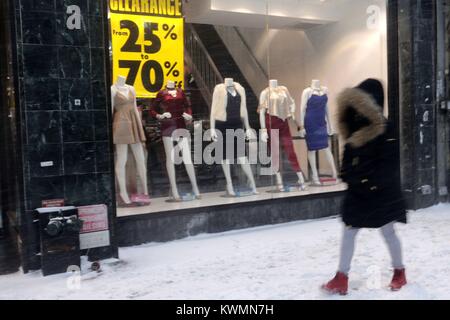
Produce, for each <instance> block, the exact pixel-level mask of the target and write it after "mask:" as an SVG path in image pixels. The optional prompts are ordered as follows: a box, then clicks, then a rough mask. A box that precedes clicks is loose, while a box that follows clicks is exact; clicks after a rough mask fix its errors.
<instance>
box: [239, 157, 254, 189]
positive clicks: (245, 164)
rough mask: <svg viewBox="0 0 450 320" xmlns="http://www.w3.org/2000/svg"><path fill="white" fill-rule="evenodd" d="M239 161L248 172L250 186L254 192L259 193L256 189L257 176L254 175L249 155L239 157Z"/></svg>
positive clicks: (245, 171)
mask: <svg viewBox="0 0 450 320" xmlns="http://www.w3.org/2000/svg"><path fill="white" fill-rule="evenodd" d="M238 163H239V164H240V165H241V168H242V170H243V171H244V173H245V174H246V176H247V179H248V181H249V182H250V188H252V191H253V193H254V194H258V191H257V190H256V184H255V178H254V177H253V172H252V168H251V166H250V163H249V162H248V159H247V157H241V158H238Z"/></svg>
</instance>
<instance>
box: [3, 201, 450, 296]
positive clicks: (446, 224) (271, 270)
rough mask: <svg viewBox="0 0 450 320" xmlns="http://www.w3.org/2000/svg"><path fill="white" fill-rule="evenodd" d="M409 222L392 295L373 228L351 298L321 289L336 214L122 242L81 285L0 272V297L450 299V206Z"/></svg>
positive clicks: (337, 229)
mask: <svg viewBox="0 0 450 320" xmlns="http://www.w3.org/2000/svg"><path fill="white" fill-rule="evenodd" d="M409 220H410V221H409V224H408V225H401V224H398V225H397V230H398V232H399V234H400V236H401V239H402V241H403V247H404V249H405V250H404V251H405V263H406V266H407V277H408V281H409V284H408V285H407V286H406V287H405V288H404V289H403V290H402V291H400V292H397V293H393V292H390V291H388V289H387V284H388V283H389V281H390V277H391V268H390V259H389V254H388V251H387V248H386V245H385V243H384V242H383V240H382V237H381V235H380V234H379V232H378V231H374V230H364V231H362V232H361V233H360V234H359V235H358V239H359V242H358V244H357V248H356V253H355V259H354V261H353V270H352V272H351V274H350V290H349V295H348V296H347V297H329V296H327V295H325V294H323V293H322V292H321V291H320V290H319V286H320V285H321V284H322V283H323V282H325V281H327V280H329V279H330V277H332V276H334V273H335V269H336V266H337V263H338V261H337V260H338V251H339V243H340V236H341V229H342V226H341V223H340V221H339V220H338V219H336V218H333V219H325V220H320V221H306V222H295V223H289V224H284V225H277V226H269V227H262V228H256V229H249V230H242V231H234V232H228V233H224V234H217V235H202V236H197V237H192V238H189V239H184V240H180V241H174V242H170V243H165V244H148V245H142V246H138V247H133V248H123V249H120V258H121V261H120V262H118V263H112V264H107V265H105V264H103V265H102V272H101V273H95V272H89V270H88V266H89V265H88V264H87V263H84V264H83V269H84V270H83V272H82V277H81V278H82V280H81V283H80V288H79V289H69V288H68V286H67V280H68V278H69V275H66V274H63V275H56V276H51V277H46V278H44V277H42V276H41V273H40V272H34V273H31V274H27V275H23V274H20V273H17V274H13V275H9V276H0V299H295V300H299V299H330V298H331V299H450V205H439V206H436V207H433V208H431V209H427V210H421V211H417V212H413V213H411V214H410V215H409ZM69 287H70V286H69Z"/></svg>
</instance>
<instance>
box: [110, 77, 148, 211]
mask: <svg viewBox="0 0 450 320" xmlns="http://www.w3.org/2000/svg"><path fill="white" fill-rule="evenodd" d="M125 82H126V78H125V77H123V76H119V77H118V78H117V80H116V82H115V83H114V84H113V85H112V86H111V101H112V111H113V139H114V144H115V146H116V153H117V160H116V166H115V171H116V177H117V181H118V183H119V192H120V197H121V198H122V201H123V202H124V203H125V204H126V205H130V204H131V202H132V201H131V200H130V198H129V196H128V192H127V190H126V182H125V166H126V164H127V158H128V147H131V150H132V152H133V155H134V158H135V160H136V166H137V171H138V175H139V178H140V180H141V183H142V188H143V193H144V194H143V196H140V197H139V198H140V199H141V200H139V202H147V203H149V202H150V199H148V186H147V168H146V165H145V156H144V145H143V143H144V142H145V141H146V138H145V133H144V129H143V127H142V121H141V116H140V114H139V111H138V109H137V105H136V91H135V89H134V88H133V87H132V86H130V85H127V84H126V83H125ZM142 199H143V200H142Z"/></svg>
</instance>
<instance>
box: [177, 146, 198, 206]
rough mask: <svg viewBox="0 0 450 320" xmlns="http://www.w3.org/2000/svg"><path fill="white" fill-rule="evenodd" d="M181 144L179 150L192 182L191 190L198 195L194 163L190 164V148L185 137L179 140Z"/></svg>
mask: <svg viewBox="0 0 450 320" xmlns="http://www.w3.org/2000/svg"><path fill="white" fill-rule="evenodd" d="M180 144H181V152H182V153H183V162H184V166H185V167H186V172H187V174H188V176H189V180H190V181H191V184H192V190H193V191H194V194H195V196H196V197H197V198H198V197H200V191H199V190H198V185H197V178H196V177H195V170H194V165H193V164H192V156H191V149H190V148H189V141H188V139H187V138H183V139H182V140H181V141H180Z"/></svg>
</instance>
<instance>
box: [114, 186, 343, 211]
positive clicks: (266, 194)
mask: <svg viewBox="0 0 450 320" xmlns="http://www.w3.org/2000/svg"><path fill="white" fill-rule="evenodd" d="M346 189H347V185H346V184H345V183H339V184H336V185H332V186H322V187H312V186H311V187H309V188H308V189H307V190H306V191H292V192H278V191H277V189H276V187H266V188H259V189H258V192H259V194H257V195H252V196H245V197H224V194H225V193H224V192H212V193H204V194H202V199H201V200H193V201H185V202H167V200H168V198H154V199H151V201H152V203H151V204H150V205H148V206H142V207H136V208H117V217H118V218H121V217H129V216H138V215H145V214H154V213H160V212H167V211H176V210H185V209H196V208H198V209H200V208H205V207H212V206H220V205H230V204H238V203H248V202H254V201H262V200H271V199H286V198H291V197H299V196H308V195H317V194H324V193H329V192H339V191H345V190H346ZM274 191H277V192H274Z"/></svg>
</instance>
